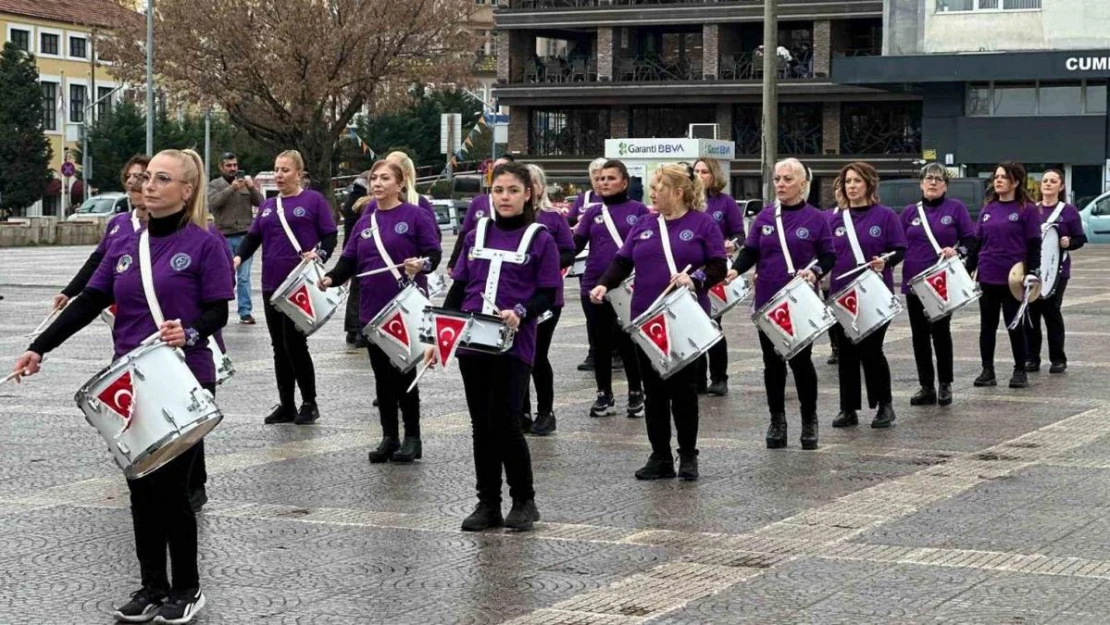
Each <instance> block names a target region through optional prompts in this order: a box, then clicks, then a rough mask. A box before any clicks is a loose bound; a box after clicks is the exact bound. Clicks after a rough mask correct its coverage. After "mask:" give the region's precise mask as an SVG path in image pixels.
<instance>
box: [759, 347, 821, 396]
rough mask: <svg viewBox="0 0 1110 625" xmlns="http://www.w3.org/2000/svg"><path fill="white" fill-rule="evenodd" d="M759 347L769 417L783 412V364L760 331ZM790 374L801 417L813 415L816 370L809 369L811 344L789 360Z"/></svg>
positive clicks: (811, 359)
mask: <svg viewBox="0 0 1110 625" xmlns="http://www.w3.org/2000/svg"><path fill="white" fill-rule="evenodd" d="M759 347H760V349H762V350H763V387H764V389H765V390H766V391H767V408H768V409H769V410H770V411H771V414H773V415H774V414H782V413H785V412H786V362H785V361H784V360H783V359H782V356H779V353H778V352H776V351H775V346H774V343H772V342H771V339H769V338H767V337H766V335H764V334H763V331H762V330H761V331H760V332H759ZM790 370H791V371H793V372H794V386H795V387H796V388H797V389H798V400H799V401H800V402H801V404H802V414H817V370H816V369H814V368H813V344H812V343H811V344H809V345H807V346H806V348H805V349H803V350H802V351H800V352H798V353H797V354H796V355H795V356H794V357H793V358H791V359H790Z"/></svg>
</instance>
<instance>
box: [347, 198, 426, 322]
mask: <svg viewBox="0 0 1110 625" xmlns="http://www.w3.org/2000/svg"><path fill="white" fill-rule="evenodd" d="M371 215H375V217H374V219H375V220H376V221H377V223H378V230H377V231H376V232H374V231H371V229H370V216H371ZM436 227H437V226H436V224H435V223H433V222H432V220H431V217H429V216H428V212H427V211H425V210H424V209H422V208H420V207H419V206H414V205H412V204H405V203H401V204H399V205H398V206H396V207H394V208H392V209H390V210H385V211H383V210H375V211H367V212H365V213H363V215H362V217H359V219H358V222H357V223H356V224H355V227H354V228H353V229H352V230H351V238H350V239H349V240H348V241H347V242H346V244H345V245H344V246H343V258H345V259H347V260H349V261H351V262H353V263H354V264H355V267H356V273H363V272H365V271H370V270H372V269H381V268H382V267H386V266H387V264H397V263H401V262H404V261H405V259H406V258H418V257H421V256H427V255H428V254H430V253H432V252H434V251H437V250H439V249H440V247H439V240H438V239H436V235H435V232H436ZM379 236H380V237H381V241H382V244H383V245H384V246H385V251H386V253H388V254H389V255H390V257H391V259H392V261H393V262H392V263H386V261H385V259H383V258H382V257H381V255H379V254H378V245H377V241H376V240H375V237H379ZM398 271H399V272H401V275H404V273H405V270H404V268H398ZM356 280H358V281H359V292H358V296H359V301H358V318H359V323H360V324H362V325H366V324H367V323H369V322H370V320H371V319H373V318H374V316H375V315H377V314H378V313H379V312H381V310H382V308H384V307H385V305H386V304H388V303H389V302H390V301H391V300H392V299H393V298H394V297H396V296H397V294H398V293H400V292H401V288H402V287H401V285H400V284H398V283H397V280H396V279H395V278H394V277H393V272H390V271H386V272H383V273H377V274H374V275H372V276H363V277H361V278H356Z"/></svg>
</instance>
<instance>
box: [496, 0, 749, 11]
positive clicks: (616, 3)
mask: <svg viewBox="0 0 1110 625" xmlns="http://www.w3.org/2000/svg"><path fill="white" fill-rule="evenodd" d="M759 1H760V0H509V8H510V9H577V8H583V7H622V6H644V5H647V6H650V5H665V4H675V5H682V4H720V3H723V2H735V3H737V4H740V3H741V2H744V3H748V4H751V3H756V2H759Z"/></svg>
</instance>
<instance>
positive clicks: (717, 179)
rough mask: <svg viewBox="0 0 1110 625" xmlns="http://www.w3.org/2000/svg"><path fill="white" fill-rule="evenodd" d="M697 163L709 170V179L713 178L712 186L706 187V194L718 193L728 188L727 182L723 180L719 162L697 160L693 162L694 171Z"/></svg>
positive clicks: (723, 172)
mask: <svg viewBox="0 0 1110 625" xmlns="http://www.w3.org/2000/svg"><path fill="white" fill-rule="evenodd" d="M698 163H703V164H704V165H705V168H706V169H708V170H709V175H710V177H712V178H713V184H711V185H709V186H708V187H706V189H705V190H706V192H707V193H720V192H721V191H724V190H725V187H727V186H728V180H725V170H723V169H721V162H720V161H718V160H717V159H715V158H699V159H698V160H696V161H694V168H695V169H696V168H697V166H698Z"/></svg>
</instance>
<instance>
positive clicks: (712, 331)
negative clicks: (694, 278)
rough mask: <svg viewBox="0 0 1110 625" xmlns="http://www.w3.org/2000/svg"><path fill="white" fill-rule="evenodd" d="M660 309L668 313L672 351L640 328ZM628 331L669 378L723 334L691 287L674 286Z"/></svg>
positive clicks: (705, 350) (661, 373)
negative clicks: (665, 351)
mask: <svg viewBox="0 0 1110 625" xmlns="http://www.w3.org/2000/svg"><path fill="white" fill-rule="evenodd" d="M660 312H662V313H663V314H665V315H666V318H667V331H668V333H669V340H668V342H669V343H670V353H669V354H667V355H666V356H664V355H662V354H660V353H659V348H658V347H656V346H655V343H654V342H652V340H651V339H649V338H648V337H647V336H646V335H644V333H643V332H641V331H640V328H641V327H642V326H643V325H644V324H645V323H647V322H648V321H649V320H651V319H652V318H654V317H655V316H656V315H658V314H659V313H660ZM629 332H630V333H631V335H632V341H633V342H634V343H636V344H637V345H638V346H639V347H640V349H642V350H644V353H645V354H647V355H648V357H649V360H651V366H652V368H654V369H655V371H656V372H657V373H658V374H659V376H660V377H661V378H663V379H664V380H666V379H667V378H669V377H671V376H672V375H674V374H675V373H678V372H679V371H681V370H682V368H683V367H685V366H687V365H689V364H691V363H693V362H694V361H696V360H697V359H698V358H701V356H702V354H704V353H705V352H707V351H709V348H710V347H713V345H714V344H716V343H717V341H719V340H721V339H722V338H724V334H722V333H721V328H720V326H718V325H717V322H716V321H713V320H712V319H710V318H709V315H708V314H707V313H706V312H705V310H703V309H702V307H701V304H699V303H698V298H697V297H696V296H695V295H694V294H693V293H692V292H690V290H688V289H682V288H679V289H675V290H674V291H672V292H671V293H669V294H668V295H667V297H665V298H663V301H662V302H659V303H658V304H656V305H655V307H654V308H652V309H650V310H647V311H645V312H644V313H643V314H642V315H640V316H639V317H636V319H635V320H634V321H633V322H632V327H631V328H630V330H629Z"/></svg>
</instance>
